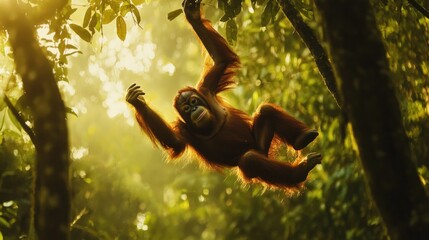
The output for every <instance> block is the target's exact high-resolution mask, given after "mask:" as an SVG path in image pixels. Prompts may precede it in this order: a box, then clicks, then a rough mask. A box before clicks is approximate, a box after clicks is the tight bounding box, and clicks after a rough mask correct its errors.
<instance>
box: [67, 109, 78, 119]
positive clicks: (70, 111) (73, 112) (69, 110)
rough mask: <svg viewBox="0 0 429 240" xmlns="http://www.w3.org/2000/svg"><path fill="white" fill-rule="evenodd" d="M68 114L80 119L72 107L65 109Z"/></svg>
mask: <svg viewBox="0 0 429 240" xmlns="http://www.w3.org/2000/svg"><path fill="white" fill-rule="evenodd" d="M65 110H66V113H68V114H71V115H74V116H76V117H78V115H77V113H76V112H75V111H74V110H73V109H72V108H70V107H65Z"/></svg>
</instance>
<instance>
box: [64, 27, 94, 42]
mask: <svg viewBox="0 0 429 240" xmlns="http://www.w3.org/2000/svg"><path fill="white" fill-rule="evenodd" d="M69 26H70V28H71V29H72V30H73V32H75V33H76V34H77V35H78V36H79V37H80V38H81V39H82V40H84V41H86V42H91V38H92V35H91V33H90V32H89V31H88V30H86V29H85V28H83V27H81V26H79V25H76V24H73V23H72V24H70V25H69Z"/></svg>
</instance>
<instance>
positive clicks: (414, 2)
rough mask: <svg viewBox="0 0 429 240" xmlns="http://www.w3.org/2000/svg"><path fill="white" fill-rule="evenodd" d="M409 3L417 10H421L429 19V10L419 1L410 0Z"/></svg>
mask: <svg viewBox="0 0 429 240" xmlns="http://www.w3.org/2000/svg"><path fill="white" fill-rule="evenodd" d="M408 3H409V4H410V5H411V6H413V7H414V8H415V9H416V10H417V11H419V12H420V13H421V14H423V16H425V17H426V18H428V19H429V11H428V10H427V9H426V8H424V7H423V6H421V5H420V4H419V3H417V2H416V1H415V0H408Z"/></svg>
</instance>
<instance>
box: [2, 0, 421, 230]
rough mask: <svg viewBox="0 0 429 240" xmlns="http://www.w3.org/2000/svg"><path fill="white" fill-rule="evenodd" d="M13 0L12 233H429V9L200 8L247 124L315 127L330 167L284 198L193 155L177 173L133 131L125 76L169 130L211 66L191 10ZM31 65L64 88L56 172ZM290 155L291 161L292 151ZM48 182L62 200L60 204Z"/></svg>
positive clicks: (8, 181) (7, 172) (362, 4)
mask: <svg viewBox="0 0 429 240" xmlns="http://www.w3.org/2000/svg"><path fill="white" fill-rule="evenodd" d="M5 2H9V1H6V0H5V1H2V3H1V7H0V9H1V10H0V16H1V17H0V25H1V26H2V29H1V31H2V32H1V35H0V45H1V48H0V62H1V66H0V80H1V81H0V85H1V88H0V93H1V100H0V130H1V132H0V203H1V205H0V239H18V238H19V239H34V237H35V236H36V235H38V236H39V239H44V238H43V237H42V236H45V237H46V236H47V237H49V236H50V235H49V234H56V232H57V234H58V235H54V236H63V237H64V236H65V237H68V236H69V235H70V239H384V238H392V239H400V238H401V237H404V236H408V237H413V236H415V237H419V236H427V235H424V234H427V232H426V231H429V230H428V229H429V228H428V227H427V226H428V225H429V210H428V208H429V204H428V202H429V201H428V199H427V192H428V188H429V187H428V184H427V181H428V180H429V171H428V167H429V77H428V76H429V54H428V53H429V14H428V11H427V9H429V3H426V2H425V1H411V0H410V1H390V0H385V1H354V2H353V3H348V4H350V5H348V4H347V2H348V1H343V0H336V1H322V0H319V1H314V2H313V1H310V0H293V1H290V0H278V1H274V0H258V1H256V0H252V1H250V0H245V1H227V0H219V1H216V0H207V1H203V3H204V11H205V13H206V16H207V18H209V19H210V20H211V21H212V23H213V24H214V25H215V27H216V28H217V29H218V30H219V31H220V32H221V34H222V35H223V36H225V37H226V38H227V39H228V41H229V42H230V44H231V45H232V48H233V49H234V50H235V51H236V52H237V53H238V55H239V56H240V57H241V61H242V68H241V70H240V71H239V74H238V77H237V87H236V88H235V89H234V90H233V91H230V92H228V93H225V94H224V95H223V96H224V97H225V98H227V99H228V101H229V102H230V103H231V104H232V105H234V106H236V107H238V108H240V109H243V110H245V111H246V112H248V113H252V112H253V111H254V110H255V109H256V107H257V106H258V105H259V104H260V103H262V102H265V101H270V102H273V103H276V104H279V105H280V106H282V107H283V108H285V109H287V110H288V111H289V112H291V113H292V114H294V115H295V116H296V117H298V118H300V119H301V120H303V121H304V122H306V123H308V124H309V125H311V126H314V127H316V128H317V129H318V130H319V132H320V136H319V138H318V139H317V141H316V142H315V143H314V144H312V145H310V147H309V149H308V150H305V151H303V152H302V153H300V154H306V153H308V152H310V151H318V152H321V153H322V154H323V156H324V159H323V164H322V166H318V167H317V168H316V169H315V170H313V171H312V172H311V174H310V179H309V181H308V182H307V183H306V185H305V186H306V187H305V189H303V190H302V192H301V193H300V194H295V195H292V196H290V195H287V194H285V193H284V192H283V191H280V190H275V189H265V188H264V187H262V186H260V185H243V184H242V182H241V181H240V180H238V178H237V176H236V174H235V171H234V170H226V171H224V173H219V172H213V171H208V170H206V169H203V168H201V167H200V166H199V165H198V163H197V161H195V157H194V156H192V155H185V156H184V157H182V160H178V161H174V162H167V161H166V155H165V154H164V153H163V152H162V151H161V150H160V149H156V148H153V146H152V145H151V144H150V142H149V141H148V139H147V138H146V137H145V136H144V135H143V134H142V133H141V132H140V131H139V130H138V127H137V125H136V123H135V121H134V118H133V112H132V111H131V110H130V109H129V108H128V106H127V105H126V103H125V101H124V95H125V92H126V88H127V87H128V86H129V85H130V84H131V83H134V82H136V83H138V84H140V85H142V86H143V89H144V91H145V92H146V99H147V101H148V102H150V104H151V105H152V106H154V107H155V109H157V110H158V111H159V112H160V113H162V115H163V116H165V117H166V118H167V119H168V120H169V121H172V120H174V119H175V112H174V110H173V107H172V101H173V97H174V96H175V95H176V92H177V90H178V89H180V88H181V87H183V86H186V85H194V84H195V82H196V80H197V79H198V77H199V74H200V71H201V69H202V66H203V57H202V56H201V51H200V46H199V44H198V41H197V40H196V37H195V34H194V33H192V31H191V28H190V27H189V26H188V24H187V23H186V21H185V19H184V16H183V14H181V10H179V9H180V8H181V1H179V0H164V1H156V0H152V1H149V0H146V1H143V0H139V1H138V0H132V1H129V0H109V1H102V0H88V1H86V0H73V1H70V2H69V1H48V0H44V1H41V0H40V1H36V0H30V1H18V2H19V3H20V4H19V6H12V9H13V11H14V12H16V16H18V17H17V18H16V19H14V18H8V17H7V16H15V15H14V14H12V13H11V12H9V13H8V14H6V13H7V12H6V9H10V8H9V7H10V6H8V5H7V4H6V5H4V4H5ZM330 3H331V4H330ZM328 5H329V6H328ZM13 7H16V8H13ZM33 25H34V26H35V27H34V29H35V31H36V36H37V38H33V37H32V34H31V31H30V30H29V29H30V28H28V26H31V28H32V27H33ZM14 31H15V32H18V33H21V31H22V33H23V34H24V35H23V36H27V37H24V38H16V37H14V34H13V33H14ZM25 34H27V35H25ZM39 45H40V46H41V47H40V49H39V48H38V46H39ZM28 46H32V47H34V48H30V47H29V48H27V47H28ZM35 46H37V47H35ZM19 49H24V51H23V52H24V53H23V55H24V57H22V55H19V54H18V53H21V52H20V51H17V50H19ZM39 50H40V51H39ZM33 51H34V52H33ZM375 53H377V54H375ZM378 53H379V54H378ZM328 55H329V59H330V60H328V57H327V56H328ZM45 56H46V57H47V59H48V60H49V64H46V63H45V62H44V61H43V59H44V57H45ZM28 59H32V60H34V61H35V63H37V64H28V63H29V60H28ZM39 60H40V61H39ZM30 63H32V62H31V61H30ZM38 64H40V65H38ZM40 66H42V67H40ZM374 66H376V67H374ZM33 68H34V69H33ZM28 69H30V70H28ZM41 69H42V70H41ZM33 70H34V72H36V73H40V74H39V75H41V76H43V78H41V80H42V81H41V82H39V83H45V82H49V81H50V80H52V81H54V82H55V83H56V84H55V85H49V86H46V88H48V87H50V89H54V90H55V88H56V86H58V88H59V90H60V92H61V96H59V95H58V96H59V98H57V99H56V100H55V99H54V100H52V102H50V103H53V104H54V105H55V107H52V106H51V105H46V108H48V109H54V110H52V111H51V112H53V113H54V114H55V113H63V112H64V114H65V113H67V115H66V118H61V116H62V115H61V114H58V116H59V117H60V118H57V119H60V120H55V118H52V119H54V120H53V121H52V125H53V126H60V127H59V129H60V131H56V133H63V134H62V135H61V134H57V135H55V134H54V135H52V136H54V137H53V139H54V140H55V139H56V138H55V137H58V139H66V140H65V141H52V142H51V143H52V144H54V143H57V142H58V143H63V145H62V146H63V148H55V149H57V150H55V151H54V152H52V153H53V155H52V156H54V155H55V154H57V155H56V156H60V157H59V158H55V157H53V158H52V159H54V160H53V161H47V159H48V160H49V159H51V158H50V157H49V156H48V157H43V152H44V151H42V150H43V149H44V148H43V146H49V144H48V145H46V144H45V145H44V144H41V143H42V142H43V141H46V142H48V143H49V141H50V139H49V136H51V135H50V134H46V133H43V132H40V130H41V129H42V128H38V127H37V126H40V125H38V123H40V122H42V123H46V122H47V120H43V118H41V117H40V112H43V109H44V108H43V107H42V108H40V106H45V105H44V104H38V103H40V102H37V101H34V99H36V100H37V99H38V98H37V96H36V95H37V94H38V93H43V91H42V90H40V91H39V90H37V89H38V88H37V87H39V86H45V85H43V84H36V85H31V84H32V81H29V80H31V74H26V73H32V71H33ZM332 70H334V71H332ZM49 72H50V73H49ZM334 72H335V74H334ZM36 80H37V79H36ZM28 86H30V87H28ZM46 92H47V93H52V92H54V91H46ZM32 94H36V95H34V96H36V97H34V98H32V96H33V95H32ZM48 95H49V96H50V95H51V94H47V95H45V96H48ZM52 95H54V96H55V94H52ZM39 97H40V96H39ZM40 99H48V98H43V97H42V98H40ZM62 101H64V103H65V107H64V106H62V105H61V104H57V103H62ZM47 104H49V101H47ZM56 104H57V105H56ZM62 108H63V110H61V109H62ZM40 109H42V111H41V110H40ZM55 109H59V110H58V111H57V110H55ZM52 119H48V120H52ZM64 119H66V122H64V124H65V123H66V124H67V126H68V132H67V131H61V130H64V129H63V128H61V124H62V121H63V120H64ZM57 123H58V124H57ZM42 130H43V129H42ZM51 131H52V130H51ZM67 134H68V135H67ZM45 136H47V137H46V138H44V137H45ZM51 140H52V139H51ZM67 140H69V142H67ZM58 149H60V150H58ZM62 150H63V151H62ZM61 151H62V152H61ZM45 152H49V151H45ZM64 153H66V154H65V155H64ZM61 154H62V155H61ZM279 156H280V157H281V158H282V159H284V160H285V161H287V160H290V159H291V158H293V157H297V153H294V152H289V151H288V150H287V149H281V151H280V155H279ZM52 159H51V160H52ZM55 159H57V161H56V160H55ZM59 159H61V161H60V160H59ZM46 169H53V170H55V174H53V175H52V176H51V177H53V178H54V179H55V178H56V177H58V178H57V179H59V181H52V180H53V179H50V178H49V177H46V176H45V175H44V174H43V172H45V171H47V170H46ZM57 170H58V171H57ZM64 176H67V177H66V179H69V180H70V185H69V182H68V181H62V180H61V179H64ZM37 179H39V180H37ZM52 182H54V183H55V184H50V183H52ZM61 184H64V185H61ZM46 189H48V190H49V191H52V192H55V193H56V194H58V196H61V197H63V198H62V199H64V201H59V203H58V202H55V201H54V204H52V201H51V202H50V200H52V198H49V197H44V196H45V195H44V194H45V192H44V191H45V190H46ZM52 206H54V207H52ZM50 207H51V208H52V209H50ZM32 209H33V210H32ZM46 209H48V210H46ZM51 210H52V212H51V213H54V214H48V213H49V211H51ZM64 212H65V213H64ZM33 213H34V214H33ZM61 224H63V225H61ZM61 226H63V227H64V226H66V227H65V228H61ZM52 229H54V230H56V231H51V230H52ZM44 234H45V235H44ZM46 234H47V235H46ZM62 234H64V235H62ZM51 239H58V238H51ZM61 239H63V238H61ZM415 239H417V238H415Z"/></svg>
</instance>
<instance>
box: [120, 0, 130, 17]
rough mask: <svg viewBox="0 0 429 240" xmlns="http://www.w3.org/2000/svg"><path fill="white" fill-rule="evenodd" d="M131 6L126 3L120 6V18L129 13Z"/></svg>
mask: <svg viewBox="0 0 429 240" xmlns="http://www.w3.org/2000/svg"><path fill="white" fill-rule="evenodd" d="M130 6H131V5H130V4H128V3H124V4H122V6H121V16H123V17H125V15H127V14H128V13H129V12H131V7H130Z"/></svg>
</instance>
